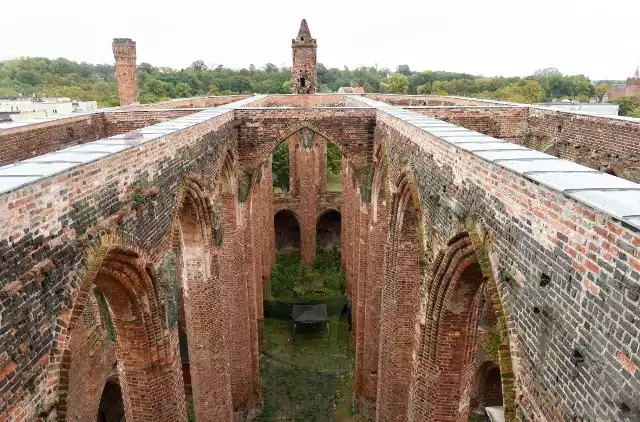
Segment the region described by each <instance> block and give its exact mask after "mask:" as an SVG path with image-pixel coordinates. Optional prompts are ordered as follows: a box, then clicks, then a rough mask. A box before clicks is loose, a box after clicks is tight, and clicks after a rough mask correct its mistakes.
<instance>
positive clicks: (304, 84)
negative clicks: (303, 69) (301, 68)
mask: <svg viewBox="0 0 640 422" xmlns="http://www.w3.org/2000/svg"><path fill="white" fill-rule="evenodd" d="M306 86H307V81H306V80H305V79H304V77H302V78H300V88H304V87H306Z"/></svg>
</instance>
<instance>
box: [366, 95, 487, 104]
mask: <svg viewBox="0 0 640 422" xmlns="http://www.w3.org/2000/svg"><path fill="white" fill-rule="evenodd" d="M363 96H364V97H367V98H371V99H372V100H377V101H383V102H385V103H388V104H391V105H394V106H400V107H405V106H487V105H490V104H498V103H499V102H497V101H489V100H480V99H473V98H462V97H450V96H441V95H403V94H364V95H363Z"/></svg>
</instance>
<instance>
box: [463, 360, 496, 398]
mask: <svg viewBox="0 0 640 422" xmlns="http://www.w3.org/2000/svg"><path fill="white" fill-rule="evenodd" d="M472 386H473V394H472V397H471V402H470V409H471V410H474V409H478V410H483V408H484V407H487V406H502V405H503V399H502V379H501V376H500V368H499V367H498V365H497V364H496V363H495V362H491V361H487V362H483V363H482V364H481V365H480V366H479V367H478V368H477V369H476V371H475V373H474V376H473V384H472Z"/></svg>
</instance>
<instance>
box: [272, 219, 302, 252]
mask: <svg viewBox="0 0 640 422" xmlns="http://www.w3.org/2000/svg"><path fill="white" fill-rule="evenodd" d="M273 229H274V231H275V242H276V243H275V245H276V252H288V251H289V252H293V251H298V252H299V251H300V244H301V237H300V235H301V234H300V218H299V217H298V215H297V214H296V213H295V212H293V211H292V210H289V209H287V208H284V209H281V210H279V211H277V212H276V213H275V215H274V216H273Z"/></svg>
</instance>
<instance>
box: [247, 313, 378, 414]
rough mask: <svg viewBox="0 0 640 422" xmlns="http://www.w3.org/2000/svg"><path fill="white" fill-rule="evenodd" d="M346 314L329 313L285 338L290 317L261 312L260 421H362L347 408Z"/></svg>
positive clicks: (349, 351)
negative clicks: (323, 321)
mask: <svg viewBox="0 0 640 422" xmlns="http://www.w3.org/2000/svg"><path fill="white" fill-rule="evenodd" d="M350 334H351V333H350V331H349V326H348V323H347V320H346V319H345V318H340V317H339V316H334V317H332V318H331V322H330V324H329V332H328V333H327V331H326V328H324V327H322V328H321V327H318V328H316V329H315V330H309V331H308V332H306V333H302V334H301V335H299V336H297V341H296V342H292V341H291V321H284V320H278V319H272V318H267V319H265V321H264V338H265V344H264V347H263V354H262V357H261V361H260V372H261V379H262V391H263V398H264V410H263V415H262V417H261V419H259V420H262V421H265V422H266V421H282V420H284V421H296V422H297V421H312V422H313V421H316V422H321V421H345V422H351V421H354V422H355V421H364V420H365V419H362V418H360V417H358V416H356V415H355V409H354V408H353V403H352V398H353V368H354V357H355V355H354V351H353V348H352V347H351V346H350V341H349V338H350Z"/></svg>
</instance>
